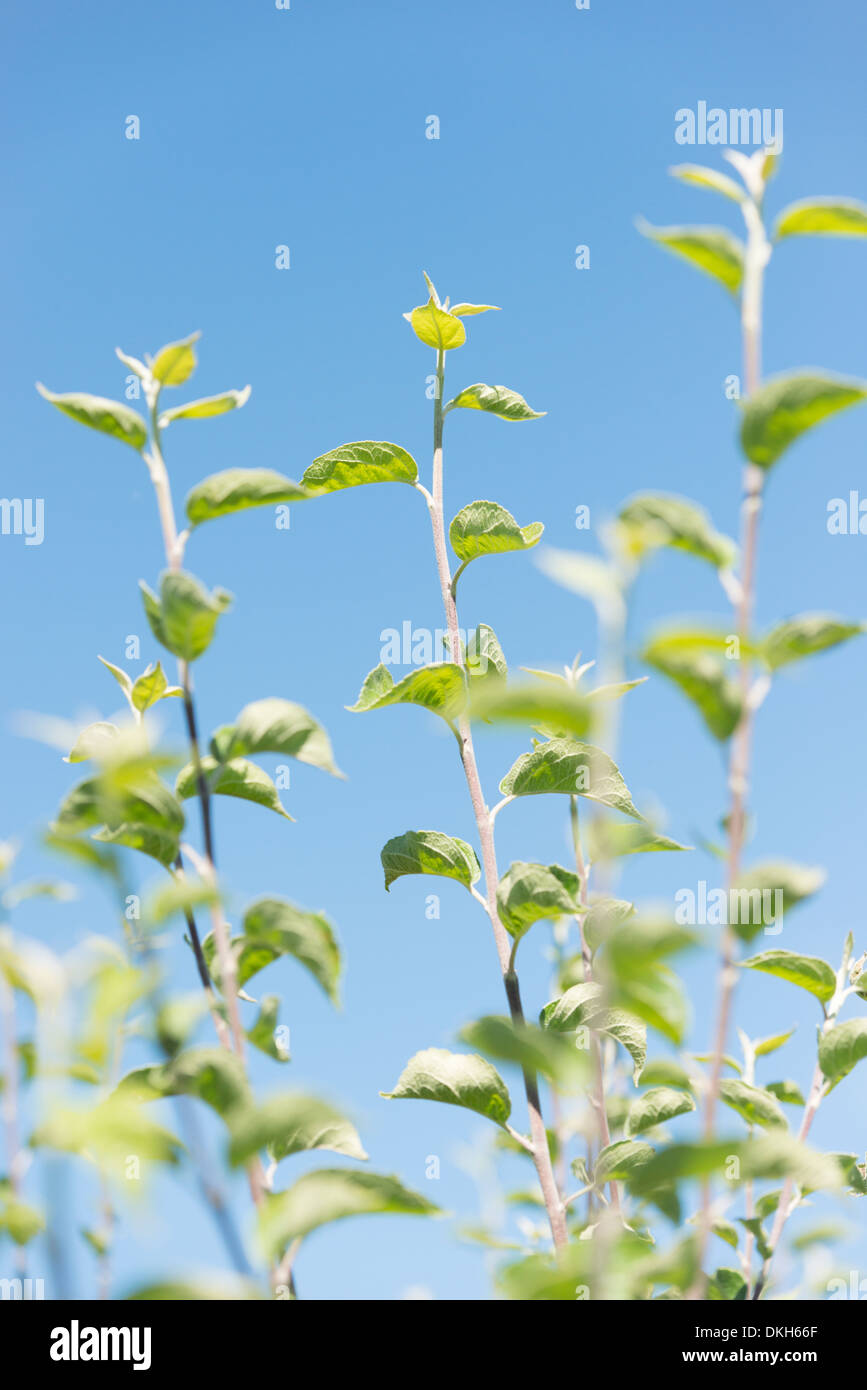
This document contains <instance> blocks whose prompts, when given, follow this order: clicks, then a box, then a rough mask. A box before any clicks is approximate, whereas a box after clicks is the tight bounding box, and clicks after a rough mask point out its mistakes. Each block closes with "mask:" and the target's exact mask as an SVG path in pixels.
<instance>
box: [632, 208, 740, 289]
mask: <svg viewBox="0 0 867 1390" xmlns="http://www.w3.org/2000/svg"><path fill="white" fill-rule="evenodd" d="M638 230H639V231H640V232H641V235H642V236H646V237H648V238H649V239H650V240H651V241H656V242H658V243H659V245H660V246H665V247H667V249H668V250H669V251H673V252H674V253H675V255H677V256H682V257H683V259H684V260H687V261H690V262H691V264H692V265H694V266H697V267H698V269H699V270H703V271H704V272H705V274H706V275H712V276H713V278H714V279H715V280H719V282H720V284H722V285H724V286H725V288H726V289H727V290H728V291H729V293H730V294H735V295H736V294H737V293H738V291H739V289H740V287H741V282H742V280H743V278H744V248H743V243H742V242H740V241H738V239H737V237H733V236H732V234H731V232H727V231H726V229H725V227H652V226H651V225H650V223H649V222H645V221H644V219H643V218H642V219H640V220H639V222H638Z"/></svg>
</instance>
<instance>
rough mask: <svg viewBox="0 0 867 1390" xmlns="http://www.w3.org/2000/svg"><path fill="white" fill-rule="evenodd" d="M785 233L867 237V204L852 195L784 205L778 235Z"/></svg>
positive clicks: (775, 232)
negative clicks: (857, 200) (859, 201)
mask: <svg viewBox="0 0 867 1390" xmlns="http://www.w3.org/2000/svg"><path fill="white" fill-rule="evenodd" d="M785 236H867V205H865V204H864V203H858V202H856V201H855V200H854V199H850V198H804V199H802V200H801V201H800V202H798V203H790V204H789V206H788V207H786V208H783V211H782V212H781V213H780V215H779V217H778V218H777V221H776V224H775V226H774V238H775V240H777V241H781V240H782V238H783V237H785Z"/></svg>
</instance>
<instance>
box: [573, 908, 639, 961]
mask: <svg viewBox="0 0 867 1390" xmlns="http://www.w3.org/2000/svg"><path fill="white" fill-rule="evenodd" d="M634 912H635V905H634V903H629V902H624V901H623V900H622V899H619V898H603V899H602V901H601V902H595V903H593V904H592V906H591V907H590V908H589V910H588V912H587V914H586V916H585V918H584V921H583V923H582V931H583V935H584V940H585V941H586V942H587V945H588V946H589V947H590V949H591V951H597V950H598V949H599V947H600V946H601V945H602V944H603V942H604V941H606V940H607V939H608V937H609V936H610V935H611V934H612V932H615V931H617V930H618V928H619V927H620V926H621V925H622V924H623V923H624V922H625V921H626V920H627V919H628V918H629V917H631V916H632V915H633V913H634Z"/></svg>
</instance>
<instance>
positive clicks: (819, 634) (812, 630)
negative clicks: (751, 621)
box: [761, 613, 865, 671]
mask: <svg viewBox="0 0 867 1390" xmlns="http://www.w3.org/2000/svg"><path fill="white" fill-rule="evenodd" d="M864 630H865V629H864V624H863V623H849V622H846V621H845V619H843V618H837V617H835V616H834V614H833V613H800V614H799V615H798V616H797V617H796V618H789V619H787V621H786V622H784V623H778V624H777V626H776V627H775V628H772V629H771V631H770V632H769V633H768V635H767V637H766V638H765V640H764V642H763V643H762V647H761V654H762V657H763V658H764V660H765V661H766V662H767V664H768V665H769V666H770V668H771V670H772V671H776V670H778V669H779V667H780V666H787V665H788V664H789V662H790V661H800V660H801V658H802V657H805V656H814V655H815V654H816V653H817V652H824V651H827V650H828V649H829V647H837V646H839V644H840V643H841V642H848V640H849V638H850V637H859V636H860V635H861V633H863V632H864Z"/></svg>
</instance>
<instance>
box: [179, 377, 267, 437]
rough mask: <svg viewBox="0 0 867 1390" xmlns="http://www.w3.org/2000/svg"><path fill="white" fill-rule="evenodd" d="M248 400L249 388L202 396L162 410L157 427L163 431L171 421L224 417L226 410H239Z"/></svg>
mask: <svg viewBox="0 0 867 1390" xmlns="http://www.w3.org/2000/svg"><path fill="white" fill-rule="evenodd" d="M249 399H250V387H249V386H245V387H244V389H243V391H236V390H231V391H221V392H220V394H219V395H218V396H203V397H202V398H201V400H198V401H187V403H186V405H176V406H175V407H174V408H173V409H172V410H164V411H163V413H162V414H161V415H160V418H159V427H160V429H161V430H164V429H166V428H167V427H168V426H169V425H170V424H171V423H172V421H173V420H210V419H211V418H212V417H213V416H214V415H225V414H226V412H227V411H228V410H240V409H241V407H242V406H244V405H246V404H247V401H248V400H249Z"/></svg>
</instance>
